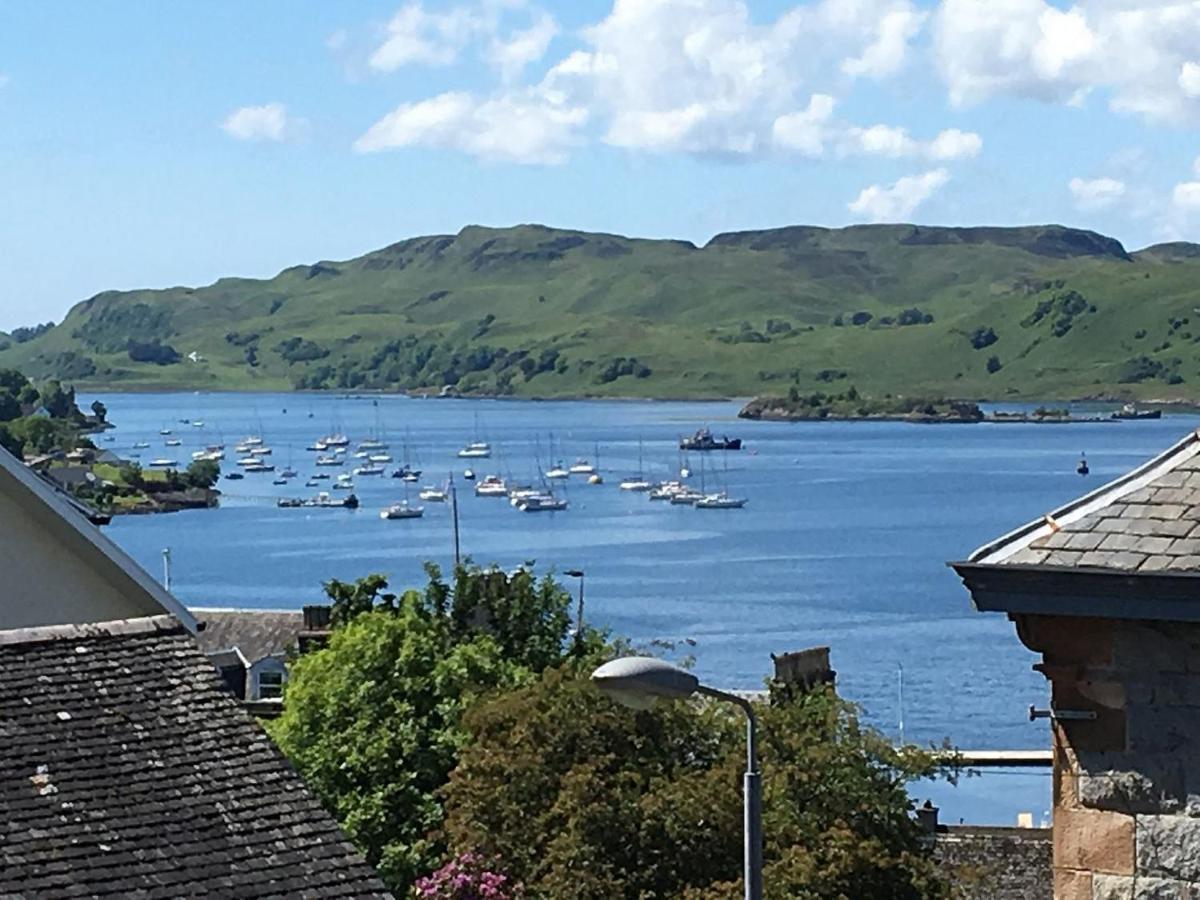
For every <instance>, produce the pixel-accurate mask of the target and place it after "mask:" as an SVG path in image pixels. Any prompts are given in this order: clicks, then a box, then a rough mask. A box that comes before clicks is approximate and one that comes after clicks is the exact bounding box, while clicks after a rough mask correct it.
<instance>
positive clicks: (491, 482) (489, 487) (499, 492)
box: [475, 475, 508, 497]
mask: <svg viewBox="0 0 1200 900" xmlns="http://www.w3.org/2000/svg"><path fill="white" fill-rule="evenodd" d="M475 496H476V497H507V496H508V485H506V484H505V483H504V479H503V478H501V477H500V476H499V475H488V476H486V477H485V478H484V479H483V481H481V482H479V484H477V485H475Z"/></svg>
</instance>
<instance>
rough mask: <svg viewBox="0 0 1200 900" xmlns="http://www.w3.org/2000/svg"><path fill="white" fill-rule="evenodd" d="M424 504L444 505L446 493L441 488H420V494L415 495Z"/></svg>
mask: <svg viewBox="0 0 1200 900" xmlns="http://www.w3.org/2000/svg"><path fill="white" fill-rule="evenodd" d="M417 496H418V497H420V498H421V499H422V500H424V501H425V502H426V503H445V502H446V492H445V491H444V490H442V489H441V488H435V487H432V486H430V487H424V488H421V493H419V494H417Z"/></svg>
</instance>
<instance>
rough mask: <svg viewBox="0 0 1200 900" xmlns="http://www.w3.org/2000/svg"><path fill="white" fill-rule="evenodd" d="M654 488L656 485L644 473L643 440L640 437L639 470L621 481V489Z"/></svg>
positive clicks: (647, 489) (645, 489) (644, 489)
mask: <svg viewBox="0 0 1200 900" xmlns="http://www.w3.org/2000/svg"><path fill="white" fill-rule="evenodd" d="M653 488H654V485H653V484H651V483H650V482H649V481H647V480H646V476H645V475H643V474H642V441H641V438H639V439H638V470H637V474H635V475H630V476H629V477H628V478H626V479H625V480H624V481H622V482H621V490H623V491H649V490H652V489H653Z"/></svg>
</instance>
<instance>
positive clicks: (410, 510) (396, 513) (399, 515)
mask: <svg viewBox="0 0 1200 900" xmlns="http://www.w3.org/2000/svg"><path fill="white" fill-rule="evenodd" d="M423 515H425V507H423V506H409V504H408V501H407V500H401V501H400V502H399V503H393V504H392V505H391V506H389V507H388V508H387V509H384V510H380V512H379V518H381V519H419V518H421V516H423Z"/></svg>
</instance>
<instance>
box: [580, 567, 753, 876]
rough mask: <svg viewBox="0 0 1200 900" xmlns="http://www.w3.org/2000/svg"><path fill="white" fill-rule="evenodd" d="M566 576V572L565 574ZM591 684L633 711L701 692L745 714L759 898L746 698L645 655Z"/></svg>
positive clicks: (606, 670) (748, 872)
mask: <svg viewBox="0 0 1200 900" xmlns="http://www.w3.org/2000/svg"><path fill="white" fill-rule="evenodd" d="M567 574H570V573H567ZM592 683H593V684H595V685H596V687H598V688H600V690H602V691H604V692H605V693H606V694H609V695H610V696H612V697H613V698H614V699H616V700H618V701H619V702H621V703H623V704H625V705H626V706H632V707H633V708H634V709H648V708H649V707H650V706H652V705H653V704H654V701H655V700H658V699H666V700H682V699H684V698H686V697H690V696H692V695H693V694H703V695H704V696H706V697H712V698H714V699H716V700H723V701H725V702H726V703H733V704H735V705H736V706H738V707H740V708H741V710H742V712H744V713H745V714H746V774H745V778H744V779H743V787H744V795H745V824H744V829H745V856H744V861H745V866H744V874H743V878H744V881H745V886H746V893H745V897H746V900H762V895H763V882H762V865H763V863H762V843H763V842H762V772H760V771H759V768H758V742H757V736H756V734H755V720H754V707H753V706H752V705H751V704H750V701H749V700H747V699H745V698H744V697H738V696H737V695H735V694H727V693H725V692H724V691H719V690H717V689H716V688H711V687H707V686H706V685H703V684H701V683H700V679H699V678H697V677H696V676H695V675H693V674H692V673H691V672H688V671H685V670H683V669H680V668H678V667H676V666H673V665H671V664H670V663H667V662H663V661H662V660H661V659H655V658H653V657H649V656H627V657H624V658H622V659H614V660H612V661H611V662H606V663H605V664H604V665H602V666H601V667H600V668H598V669H597V670H596V671H595V672H593V673H592Z"/></svg>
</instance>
